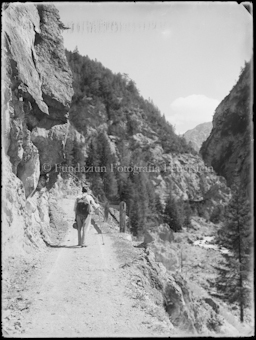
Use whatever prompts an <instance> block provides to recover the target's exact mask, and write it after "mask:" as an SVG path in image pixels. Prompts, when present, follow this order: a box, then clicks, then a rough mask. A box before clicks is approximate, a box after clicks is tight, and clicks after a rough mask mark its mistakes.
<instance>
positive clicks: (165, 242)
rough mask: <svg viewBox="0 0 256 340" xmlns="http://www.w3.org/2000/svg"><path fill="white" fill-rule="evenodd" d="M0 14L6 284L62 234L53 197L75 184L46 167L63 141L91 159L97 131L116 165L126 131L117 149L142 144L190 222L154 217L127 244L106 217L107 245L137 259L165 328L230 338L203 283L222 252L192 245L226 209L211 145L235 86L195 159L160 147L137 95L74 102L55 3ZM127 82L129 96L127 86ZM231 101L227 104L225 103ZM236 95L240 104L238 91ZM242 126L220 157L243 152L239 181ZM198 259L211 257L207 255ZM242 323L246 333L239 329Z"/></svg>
mask: <svg viewBox="0 0 256 340" xmlns="http://www.w3.org/2000/svg"><path fill="white" fill-rule="evenodd" d="M3 16H4V23H5V25H4V38H5V45H4V49H3V57H4V68H3V71H4V74H3V76H2V79H3V85H4V92H3V106H2V131H3V134H2V136H3V137H2V142H3V154H2V155H3V156H2V160H3V168H2V171H3V174H4V176H3V182H2V183H3V184H2V185H3V189H4V192H3V197H4V199H3V223H2V237H3V238H2V239H3V241H2V242H3V243H2V245H3V262H2V263H3V270H4V273H5V274H4V284H5V286H6V287H7V288H6V291H8V289H10V286H9V288H8V285H9V283H10V282H13V281H15V279H16V275H17V273H18V274H19V275H20V271H21V268H23V266H22V265H21V263H23V262H26V261H27V267H26V266H25V267H24V268H25V269H24V271H27V268H28V267H29V266H30V264H31V262H30V260H31V259H33V260H34V259H36V258H41V257H42V256H44V255H42V254H43V253H47V251H49V249H51V248H50V247H51V245H52V246H53V247H54V246H56V244H57V245H59V244H60V241H61V240H62V239H63V237H64V236H65V233H66V232H67V229H68V222H70V221H67V220H65V218H66V217H67V216H65V212H64V211H63V210H62V207H61V206H60V201H61V199H62V198H63V196H65V197H69V196H72V195H73V194H74V193H75V194H77V193H78V191H79V188H80V187H79V185H81V183H79V185H78V183H77V182H76V183H75V181H74V180H73V179H71V178H69V179H67V178H64V179H63V178H62V174H61V173H58V172H57V171H56V167H55V165H56V164H68V162H69V161H70V154H71V155H72V152H73V149H72V147H73V145H76V148H77V149H79V151H80V153H81V155H82V156H81V157H82V159H83V160H86V159H87V158H89V157H88V154H89V152H90V147H91V146H92V145H93V143H94V141H95V139H96V137H95V136H97V134H98V133H99V131H100V132H101V133H102V134H103V135H104V138H105V139H104V141H105V145H107V146H108V147H109V150H110V151H111V160H112V159H114V160H115V162H116V163H117V164H122V162H123V161H124V158H122V157H121V155H120V149H119V142H120V140H121V139H122V138H123V136H125V142H124V144H125V148H126V149H125V150H126V151H125V156H127V157H128V156H129V155H132V154H133V153H136V152H137V150H140V152H141V153H142V154H143V157H145V159H146V160H147V163H148V164H149V165H151V166H153V167H155V168H157V169H159V171H157V172H153V173H152V174H150V181H151V183H152V185H153V187H154V190H155V192H156V194H157V195H158V196H159V198H160V200H161V201H162V202H163V203H164V202H165V200H166V198H167V196H168V194H169V192H170V191H171V192H172V193H173V196H174V198H175V199H176V200H182V201H184V202H188V204H189V205H190V206H191V207H194V210H193V212H194V214H193V217H192V221H191V223H192V226H191V229H186V228H184V229H183V230H182V231H181V232H180V233H174V232H173V231H172V230H171V229H170V227H169V226H168V225H166V224H164V223H163V224H159V225H156V224H155V225H154V226H152V227H150V228H148V229H147V230H145V233H144V235H143V240H138V239H137V238H136V237H132V236H131V235H129V236H130V238H129V240H127V239H126V240H124V241H122V237H121V236H120V234H119V233H118V228H117V226H116V225H115V222H114V220H112V221H111V223H112V225H111V223H110V226H109V228H110V231H113V230H114V231H115V232H116V235H115V237H116V241H115V242H116V243H117V244H119V243H121V244H122V246H121V247H120V245H119V248H118V247H117V248H118V249H119V256H121V255H120V254H122V253H123V252H124V250H126V249H127V252H128V255H129V256H133V258H134V259H135V261H134V263H133V264H131V265H130V264H129V265H128V266H127V267H129V268H131V270H132V271H133V273H135V274H136V275H139V276H140V280H141V282H142V283H141V284H140V285H139V288H138V289H139V290H140V292H139V293H140V294H142V295H143V294H144V297H143V298H142V299H144V298H145V296H146V295H147V294H146V295H145V292H148V296H150V301H151V302H152V301H153V302H154V306H158V308H159V309H160V310H161V313H164V317H163V319H164V320H165V319H166V318H167V319H168V320H169V321H168V322H169V323H168V327H170V330H173V329H175V330H177V333H179V332H181V333H182V332H184V333H186V334H194V335H195V334H207V335H216V334H222V335H226V334H233V335H234V334H235V335H237V334H240V333H239V332H240V330H238V329H237V328H236V327H235V323H236V315H235V317H234V318H233V316H232V317H227V316H226V313H228V311H229V308H228V306H225V305H224V304H222V302H221V300H218V297H217V298H215V297H214V295H211V294H210V292H212V286H211V284H210V283H209V282H208V281H207V280H211V279H212V277H213V276H214V275H215V274H216V271H215V270H214V269H213V266H214V265H215V264H216V265H217V263H215V262H214V263H213V265H211V264H210V263H209V262H210V261H212V259H213V258H218V257H220V256H221V255H220V253H219V252H218V251H217V250H216V249H211V250H205V249H201V248H200V249H199V247H198V245H196V244H194V242H195V241H197V240H200V239H202V238H203V237H205V236H210V237H214V236H215V235H216V233H217V231H218V229H219V224H218V223H216V224H214V223H212V222H210V219H211V215H212V214H213V212H214V210H215V208H216V207H225V206H226V205H227V204H228V202H229V200H230V197H231V191H230V188H229V186H228V185H227V184H229V183H230V181H232V179H233V170H232V169H231V166H230V163H225V165H224V167H222V168H221V169H220V165H219V164H220V163H221V162H220V160H219V159H217V155H216V154H215V151H214V146H213V145H215V143H217V144H218V148H217V149H218V150H222V145H220V144H221V142H220V141H221V140H222V139H221V138H220V134H222V132H220V131H219V130H218V129H219V128H221V129H222V127H220V126H221V125H222V124H224V125H225V124H226V123H225V119H226V118H225V117H227V118H228V115H229V111H228V114H227V115H226V116H224V118H223V115H222V114H221V113H220V112H221V111H223V110H224V109H225V110H226V106H227V107H228V108H229V107H231V108H230V112H231V111H232V110H233V108H234V106H236V105H240V104H238V102H239V100H238V98H237V97H239V96H240V92H239V93H235V94H234V95H233V94H232V95H230V96H229V97H228V98H226V99H225V100H224V102H223V103H221V104H220V106H219V108H218V109H217V111H216V113H215V118H214V122H213V131H212V133H211V135H210V137H209V138H208V139H207V141H206V142H205V143H204V144H203V147H202V149H201V153H202V155H203V158H204V160H205V162H206V163H204V161H203V160H202V158H201V156H200V155H198V154H197V153H194V152H193V150H192V149H187V146H186V143H185V142H184V141H183V140H178V139H177V140H178V141H176V137H175V136H174V142H173V144H175V142H176V143H177V146H176V145H175V150H176V151H169V149H168V147H169V145H167V147H166V144H165V140H162V139H161V138H162V136H160V134H159V130H158V129H159V126H160V125H161V124H163V123H162V122H160V123H159V126H156V125H155V122H154V117H153V119H151V118H150V116H149V114H148V111H147V110H148V108H147V105H146V104H145V105H144V103H142V104H141V107H143V105H144V109H142V108H138V103H132V104H131V103H130V102H129V101H128V103H127V104H124V107H125V109H124V110H122V109H123V107H121V108H120V106H119V104H120V103H119V102H122V101H125V100H126V99H125V98H124V99H122V97H121V94H120V97H118V98H114V99H113V98H111V99H109V97H108V98H107V100H106V102H103V101H100V100H99V99H98V98H96V96H95V97H93V96H92V97H90V96H89V95H88V96H86V97H85V96H83V97H82V100H81V98H80V97H81V96H80V97H79V96H78V97H77V93H76V91H77V88H76V86H74V71H73V69H72V67H71V66H72V65H71V63H70V62H68V60H67V52H66V51H65V49H64V45H63V38H62V30H63V29H65V28H64V25H63V24H62V22H61V20H60V17H59V14H58V11H57V9H56V8H55V6H53V5H44V4H38V5H34V4H15V3H8V4H7V5H6V6H5V8H4V14H3ZM244 72H245V73H244V74H245V75H242V77H241V80H240V81H239V83H238V85H237V86H236V87H234V89H233V90H232V91H238V90H239V91H241V93H242V94H243V93H244V91H246V93H247V94H248V79H247V78H248V74H249V73H248V72H249V71H248V68H246V70H245V71H244ZM127 87H129V88H131V89H132V91H134V92H136V91H135V90H134V88H133V87H132V84H128V85H127ZM237 88H238V90H237ZM77 92H78V91H77ZM230 97H232V98H233V101H234V102H235V104H234V103H233V101H232V102H231V103H230V100H231V99H230ZM244 100H245V101H246V103H247V105H249V102H248V101H247V99H244ZM113 102H114V104H113ZM223 107H224V109H223ZM115 110H116V111H118V114H116V111H115ZM225 110H224V111H225ZM234 110H235V109H234ZM226 111H227V110H226ZM226 111H225V112H226ZM232 112H233V111H232ZM239 112H240V111H239ZM239 117H240V118H239V119H241V120H242V121H244V120H245V122H246V124H248V117H247V118H246V117H245V118H244V117H243V114H242V111H241V112H240V113H239ZM150 119H151V121H150ZM156 119H158V118H156ZM152 121H153V123H152ZM234 128H235V127H234ZM245 130H246V127H245V128H244V129H243V130H242V131H238V132H237V133H239V136H242V137H241V138H239V142H237V143H239V146H241V148H240V149H239V157H237V154H236V153H237V152H238V151H236V150H237V148H236V146H235V145H233V144H234V143H235V140H236V136H234V135H231V134H230V133H229V134H227V135H225V136H226V137H225V141H228V142H227V143H229V144H230V143H231V144H232V145H231V144H230V145H231V146H230V148H231V149H232V150H233V151H234V153H235V155H234V154H232V155H231V156H230V157H231V160H234V159H242V161H241V162H240V163H239V164H238V165H237V167H238V168H239V166H240V168H239V169H238V171H239V173H241V180H245V178H247V177H246V176H247V175H246V174H247V173H246V171H247V170H248V168H249V161H248V160H249V154H248V152H247V151H246V152H243V150H244V149H243V145H244V144H243V142H242V138H243V137H244V134H245V133H246V131H245ZM169 131H171V129H169ZM235 131H237V130H235ZM225 143H226V142H225ZM227 143H226V144H227ZM226 144H225V145H226ZM180 145H181V146H180ZM184 145H185V146H184ZM183 146H184V150H186V151H184V150H183V149H182V148H183ZM179 148H181V149H182V152H179ZM231 149H230V150H231ZM188 150H190V151H191V152H190V151H188ZM246 150H247V149H246ZM220 154H222V151H220ZM241 155H242V156H241ZM241 157H242V158H241ZM218 162H220V163H218ZM234 162H236V161H232V162H231V163H232V164H233V163H234ZM70 164H71V163H70ZM85 164H86V163H85ZM127 164H128V165H129V163H127ZM221 164H222V163H221ZM71 165H74V164H71ZM240 170H241V171H240ZM248 185H249V184H248ZM70 193H72V195H71V194H70ZM72 199H74V197H73V196H72V197H71V198H70V201H68V204H69V206H70V205H71V201H72ZM72 202H73V201H72ZM199 211H200V212H201V213H199ZM112 212H113V215H114V214H116V216H118V212H117V211H115V210H114V209H113V210H112ZM113 225H115V226H113ZM141 242H142V243H141ZM120 249H121V250H120ZM191 254H193V256H191ZM204 258H208V259H209V261H208V263H206V261H203V259H204ZM203 262H204V263H203ZM10 264H11V266H10ZM10 268H11V269H10ZM17 268H20V269H19V270H18V269H17ZM129 270H130V269H129ZM184 272H185V274H184ZM195 272H197V274H198V275H195ZM205 272H207V274H205ZM23 274H24V273H21V277H23V276H22V275H23ZM135 274H134V275H135ZM113 275H114V273H113ZM204 276H206V277H207V280H206V278H205V277H204ZM17 289H18V288H17ZM139 293H138V291H137V292H136V294H139ZM214 293H216V292H214ZM140 296H141V295H140ZM145 299H146V298H145ZM151 302H150V303H151ZM5 308H6V310H8V309H10V304H5ZM220 310H221V312H220ZM230 320H231V321H230ZM242 331H244V329H242ZM245 331H246V332H247V333H248V330H247V329H246V330H245ZM181 333H180V334H181Z"/></svg>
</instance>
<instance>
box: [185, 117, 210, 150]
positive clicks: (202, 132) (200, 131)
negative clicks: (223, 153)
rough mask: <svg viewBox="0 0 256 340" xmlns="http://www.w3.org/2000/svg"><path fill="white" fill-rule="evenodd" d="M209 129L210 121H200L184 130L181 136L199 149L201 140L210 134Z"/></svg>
mask: <svg viewBox="0 0 256 340" xmlns="http://www.w3.org/2000/svg"><path fill="white" fill-rule="evenodd" d="M211 130H212V122H207V123H202V124H199V125H197V126H196V127H195V128H194V129H191V130H188V131H186V132H185V133H184V135H183V136H184V138H185V139H186V141H187V142H188V143H189V142H190V143H191V145H192V146H193V148H194V149H195V150H196V151H199V150H200V148H201V146H202V144H203V142H204V141H205V140H206V139H207V138H208V136H209V135H210V133H211Z"/></svg>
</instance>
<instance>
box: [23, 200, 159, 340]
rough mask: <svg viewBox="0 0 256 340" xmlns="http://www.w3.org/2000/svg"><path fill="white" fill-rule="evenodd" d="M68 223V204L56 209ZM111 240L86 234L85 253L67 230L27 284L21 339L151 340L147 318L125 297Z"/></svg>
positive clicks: (121, 274)
mask: <svg viewBox="0 0 256 340" xmlns="http://www.w3.org/2000/svg"><path fill="white" fill-rule="evenodd" d="M61 204H62V207H63V209H64V211H65V213H66V214H67V219H68V222H69V224H70V226H71V225H72V222H73V212H72V208H73V200H68V199H64V200H63V202H62V203H61ZM111 242H112V241H111V238H110V237H109V236H108V235H104V245H103V243H102V235H100V234H98V233H97V232H96V231H95V229H94V228H92V229H91V231H90V233H89V234H88V241H87V245H88V246H87V247H85V248H80V247H77V246H76V244H77V232H76V230H74V229H72V228H71V227H70V229H69V231H68V233H67V236H66V238H65V240H64V241H63V242H62V244H61V246H59V247H58V248H57V247H56V248H51V249H50V251H49V254H48V256H47V258H46V260H45V263H44V265H43V266H42V268H41V269H40V270H39V271H38V273H37V275H35V277H33V278H31V282H29V287H27V288H28V290H27V291H28V294H29V297H30V299H32V301H33V302H32V305H31V306H30V308H29V311H28V312H26V314H25V315H23V317H24V318H23V322H22V324H23V329H24V330H25V332H24V333H23V334H22V335H21V336H24V337H48V336H51V337H90V336H103V337H109V336H154V335H156V334H155V333H154V331H153V330H152V318H151V317H150V316H149V315H148V314H146V313H144V312H143V311H142V310H140V309H138V308H136V306H135V305H134V300H131V298H130V297H129V296H128V295H127V294H126V292H125V286H126V283H127V282H125V280H126V279H125V276H124V275H123V272H122V270H121V269H120V264H119V263H118V261H117V258H116V255H115V253H114V250H113V248H112V246H111Z"/></svg>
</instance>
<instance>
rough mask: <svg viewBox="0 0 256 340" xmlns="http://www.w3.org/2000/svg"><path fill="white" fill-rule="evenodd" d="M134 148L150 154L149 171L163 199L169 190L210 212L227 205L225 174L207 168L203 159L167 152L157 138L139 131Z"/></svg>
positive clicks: (133, 143)
mask: <svg viewBox="0 0 256 340" xmlns="http://www.w3.org/2000/svg"><path fill="white" fill-rule="evenodd" d="M130 143H131V145H132V147H140V148H141V149H142V150H146V152H147V153H148V159H149V163H150V164H151V165H150V166H149V167H148V171H149V172H151V179H152V181H153V183H154V186H155V189H156V192H157V193H158V195H159V196H160V198H161V199H162V201H164V200H165V199H166V198H167V196H168V194H169V193H170V191H171V192H172V194H173V196H174V197H175V198H176V199H182V200H184V201H189V202H190V203H192V204H193V203H200V204H202V205H203V206H204V208H205V210H206V211H207V212H208V213H209V214H211V213H212V211H213V209H214V207H215V206H217V205H225V204H226V203H227V202H228V200H229V198H230V189H229V188H228V187H227V185H226V180H225V178H224V177H222V176H218V175H216V173H215V171H214V169H213V168H212V167H211V166H210V167H207V166H206V165H205V164H204V162H203V160H202V158H201V157H200V156H198V155H192V154H189V153H184V154H177V153H173V154H172V153H164V151H163V149H162V147H161V145H160V144H159V142H158V140H157V138H156V137H155V138H154V139H153V138H149V137H145V136H144V135H141V134H136V135H134V136H133V138H132V140H131V142H130Z"/></svg>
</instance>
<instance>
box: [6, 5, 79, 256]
mask: <svg viewBox="0 0 256 340" xmlns="http://www.w3.org/2000/svg"><path fill="white" fill-rule="evenodd" d="M3 22H4V25H3V29H4V40H5V41H4V48H3V57H4V58H3V66H4V67H3V73H4V74H3V75H2V79H3V88H4V92H3V94H4V95H3V102H2V131H3V134H2V142H3V158H2V159H3V173H4V186H3V187H4V193H3V195H4V198H5V199H4V206H3V230H2V235H3V246H4V254H5V256H7V257H8V256H11V254H13V255H14V254H24V252H26V250H27V249H28V248H31V247H34V248H36V249H40V248H41V247H43V246H44V242H43V239H46V238H47V235H48V236H49V235H50V229H49V227H50V225H49V203H48V201H49V192H48V191H47V190H46V188H45V185H39V186H38V182H39V179H40V176H41V175H45V174H46V173H47V172H50V170H52V166H53V164H54V163H56V162H58V161H60V162H61V161H62V160H63V145H64V141H65V137H66V136H65V131H66V130H65V129H66V128H65V126H66V125H67V124H66V123H67V120H68V110H69V106H70V102H71V98H72V95H73V88H72V76H71V71H70V69H69V66H68V63H67V61H66V56H65V51H64V46H63V39H62V36H61V27H62V26H61V22H60V18H59V14H58V11H57V9H56V8H55V7H54V6H52V5H34V4H20V3H10V4H7V5H6V6H5V7H4V12H3ZM63 124H65V125H63ZM42 135H43V136H45V139H46V140H47V141H46V140H44V143H42V141H41V139H40V136H42ZM52 140H54V141H55V143H54V145H53V144H52V142H51V141H52ZM42 162H46V163H48V164H50V166H49V167H48V169H49V170H48V171H43V168H42ZM48 177H49V179H48V181H50V180H51V177H53V178H52V184H54V181H55V180H56V177H57V176H55V174H53V175H52V174H51V173H49V176H48Z"/></svg>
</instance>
